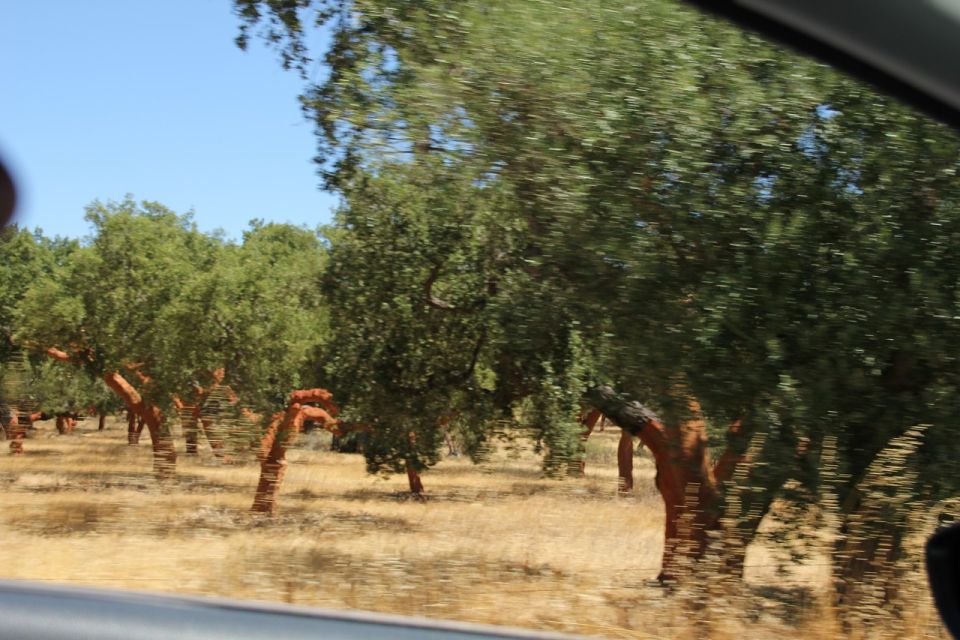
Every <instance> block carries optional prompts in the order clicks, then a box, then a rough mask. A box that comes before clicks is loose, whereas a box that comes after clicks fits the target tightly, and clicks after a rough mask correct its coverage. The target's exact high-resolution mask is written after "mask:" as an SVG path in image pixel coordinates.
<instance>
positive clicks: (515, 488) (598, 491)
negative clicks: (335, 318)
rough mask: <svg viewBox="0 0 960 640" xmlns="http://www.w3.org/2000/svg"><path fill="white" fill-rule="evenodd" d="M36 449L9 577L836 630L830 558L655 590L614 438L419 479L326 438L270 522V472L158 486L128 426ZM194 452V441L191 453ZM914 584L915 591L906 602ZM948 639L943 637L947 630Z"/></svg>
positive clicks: (473, 614) (246, 595) (589, 626)
mask: <svg viewBox="0 0 960 640" xmlns="http://www.w3.org/2000/svg"><path fill="white" fill-rule="evenodd" d="M38 427H39V428H38V430H37V431H35V432H33V434H32V435H33V437H32V438H30V439H28V440H27V441H26V443H25V450H26V454H25V455H23V456H11V455H9V454H8V453H7V451H6V447H4V448H3V449H2V450H0V460H2V462H0V486H2V489H3V490H2V492H0V514H2V516H0V536H2V541H3V543H2V545H0V577H3V578H23V579H30V580H43V581H50V582H53V583H64V584H72V585H89V586H96V587H109V588H121V589H135V590H141V591H176V592H181V593H190V594H208V595H218V596H226V597H234V598H243V599H257V600H275V601H283V602H288V603H295V604H303V605H315V606H321V607H331V608H351V609H365V610H375V611H381V612H389V613H398V614H405V615H420V616H428V617H433V618H445V619H458V620H469V621H475V622H484V623H493V624H507V625H514V626H523V627H530V628H535V629H540V630H557V631H565V632H572V633H579V634H584V635H596V636H606V637H612V638H621V637H625V638H661V637H662V638H687V637H691V638H692V637H704V636H710V637H717V638H784V637H804V638H833V637H839V636H840V635H841V634H840V631H839V628H838V626H837V625H836V624H835V623H834V622H833V617H832V614H831V610H830V608H829V606H828V605H827V600H828V598H827V585H828V576H829V570H828V567H827V559H828V557H827V555H825V553H824V552H825V546H826V543H824V549H822V550H820V552H819V553H818V550H817V549H816V548H813V549H812V551H813V553H811V555H810V556H809V557H808V558H807V559H806V560H805V562H804V564H802V565H799V566H798V565H792V564H790V563H789V562H785V561H784V559H783V558H781V554H778V553H776V552H775V548H774V547H772V546H769V545H767V546H764V545H763V544H758V545H755V546H754V547H751V549H750V551H749V553H748V564H749V565H750V569H749V570H748V574H747V580H746V584H745V585H742V586H735V587H731V586H730V585H722V586H721V587H720V588H719V589H716V588H710V587H709V586H708V587H703V588H689V589H688V588H685V587H684V588H680V589H677V590H670V589H665V588H663V587H661V586H659V585H657V583H656V582H655V581H654V577H655V576H656V575H657V572H658V571H659V560H660V553H661V550H662V529H661V527H662V517H663V513H662V507H661V504H660V499H659V497H658V495H657V494H656V492H655V489H654V487H653V480H652V478H653V467H652V463H651V462H650V461H649V459H648V458H646V457H645V456H644V454H643V453H641V454H639V455H638V458H637V460H636V466H637V483H638V486H639V488H638V490H637V491H636V492H635V493H634V494H633V495H632V496H630V497H626V498H624V497H618V496H617V494H616V441H617V437H618V431H617V430H616V429H607V431H605V432H601V433H597V434H595V436H594V437H593V438H592V439H591V441H590V443H589V447H588V463H587V474H586V477H585V478H582V479H568V480H563V481H558V480H548V479H544V478H542V477H541V474H540V472H539V460H538V458H537V457H535V456H534V455H533V454H532V453H530V452H524V451H521V452H519V453H514V454H512V455H507V454H506V453H505V452H501V453H499V454H497V455H495V456H493V458H492V459H491V460H490V461H489V462H487V463H484V464H483V465H479V466H476V465H473V464H471V463H470V462H469V461H468V460H466V459H458V458H454V459H449V460H445V461H443V462H442V463H441V464H440V465H438V466H437V467H436V468H435V469H433V470H431V471H429V472H428V473H427V474H425V475H424V482H425V484H426V487H427V492H428V495H429V499H428V500H426V501H425V502H419V501H413V500H409V499H408V497H407V494H406V493H405V489H406V478H405V477H401V476H396V477H391V478H387V479H384V478H380V477H372V476H369V475H367V474H366V473H365V469H364V464H363V459H362V457H361V456H358V455H348V454H337V453H330V452H329V451H327V443H328V439H327V437H326V436H324V435H319V434H317V435H314V434H310V435H308V436H304V437H303V438H302V440H301V442H300V446H299V447H298V448H297V449H296V450H294V451H292V452H291V455H290V468H289V471H288V473H287V477H286V480H285V484H284V486H283V491H282V496H281V500H280V508H279V514H278V516H277V517H275V518H273V519H265V518H261V517H254V516H252V515H251V514H249V513H248V510H249V507H250V504H251V501H252V499H253V489H254V486H255V484H256V480H257V474H258V470H259V468H258V466H257V465H256V463H255V461H254V460H253V459H252V457H251V459H248V460H244V461H241V462H235V463H227V464H224V463H220V462H219V461H217V460H215V459H214V458H213V456H212V455H211V454H210V452H209V450H203V449H201V454H200V456H199V457H193V458H189V457H187V456H186V455H182V454H181V456H180V458H179V460H178V469H177V475H178V479H177V481H176V482H171V483H164V484H160V483H158V482H157V481H155V480H154V478H153V476H152V472H151V469H152V464H151V453H150V446H149V442H148V438H147V437H146V434H144V442H142V443H141V444H140V445H139V446H128V445H127V444H126V434H125V424H121V423H120V422H118V421H112V420H111V421H108V423H107V430H106V431H104V432H102V433H98V432H97V431H96V430H95V429H96V422H95V421H93V420H88V421H86V422H84V423H81V424H80V425H79V426H78V428H77V430H76V431H75V432H74V434H73V435H70V436H58V435H56V432H55V430H54V429H53V427H52V424H51V423H39V424H38ZM179 448H180V450H181V453H182V444H181V445H180V447H179ZM908 592H909V591H908ZM910 602H911V603H913V604H915V606H912V607H908V608H907V612H906V614H904V616H902V617H901V618H900V619H899V620H898V621H897V623H896V624H888V622H887V621H886V620H885V619H884V618H882V617H878V618H876V619H875V620H873V621H871V623H870V624H868V625H866V626H863V627H861V628H858V629H854V630H853V632H854V633H853V635H854V636H857V637H865V638H872V637H884V636H889V637H898V638H910V637H940V633H941V632H940V630H939V625H938V624H937V623H936V620H935V614H934V613H933V612H932V610H931V608H930V605H929V598H928V597H927V596H926V594H925V593H923V592H922V590H921V589H919V587H917V588H916V589H915V591H914V592H913V596H911V600H910ZM943 637H946V636H943Z"/></svg>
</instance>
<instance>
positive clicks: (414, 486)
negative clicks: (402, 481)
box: [407, 461, 423, 498]
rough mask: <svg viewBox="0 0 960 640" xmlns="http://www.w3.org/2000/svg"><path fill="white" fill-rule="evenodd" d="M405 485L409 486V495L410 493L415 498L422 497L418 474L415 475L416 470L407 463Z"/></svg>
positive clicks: (421, 483) (420, 481) (421, 485)
mask: <svg viewBox="0 0 960 640" xmlns="http://www.w3.org/2000/svg"><path fill="white" fill-rule="evenodd" d="M407 483H408V484H409V485H410V493H412V494H413V495H414V496H415V497H417V498H422V497H423V481H422V480H421V479H420V474H419V473H417V470H416V469H414V468H413V465H412V464H410V462H409V461H408V462H407Z"/></svg>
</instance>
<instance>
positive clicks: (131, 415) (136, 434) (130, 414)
mask: <svg viewBox="0 0 960 640" xmlns="http://www.w3.org/2000/svg"><path fill="white" fill-rule="evenodd" d="M142 431H143V418H141V417H140V416H139V414H137V410H136V409H134V408H133V407H127V444H140V433H141V432H142Z"/></svg>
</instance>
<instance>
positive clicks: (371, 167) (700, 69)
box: [237, 0, 960, 499]
mask: <svg viewBox="0 0 960 640" xmlns="http://www.w3.org/2000/svg"><path fill="white" fill-rule="evenodd" d="M237 6H238V11H239V12H240V13H241V15H242V16H243V18H244V19H245V21H246V22H245V29H246V30H247V32H248V31H249V29H250V28H251V27H253V26H256V25H263V24H267V28H268V35H269V39H270V40H271V41H272V42H273V43H274V44H276V45H277V46H278V47H279V48H280V50H281V51H282V52H283V55H284V56H286V57H285V60H286V61H287V62H291V61H292V62H294V63H303V62H306V61H307V60H308V56H309V55H312V52H309V51H308V50H307V47H306V45H305V43H306V42H307V39H308V37H309V35H310V33H311V30H312V28H313V25H312V24H311V23H309V22H307V21H305V20H302V19H300V18H299V17H298V16H300V17H302V16H303V15H306V12H307V7H308V6H310V7H313V8H316V9H318V13H317V15H318V20H319V21H320V22H324V21H326V27H327V28H331V29H333V32H334V37H333V40H332V45H331V47H330V49H329V51H327V52H326V58H325V59H326V61H327V62H328V63H329V64H330V65H331V67H332V69H331V73H330V76H329V77H328V79H327V80H325V81H324V82H323V83H322V84H320V85H317V86H310V87H308V88H307V90H306V92H305V95H304V105H305V107H306V108H307V110H308V112H309V113H310V114H311V115H312V116H313V117H314V118H315V119H316V122H317V127H318V133H319V150H320V157H319V161H320V162H321V166H322V169H323V172H324V177H325V179H326V182H327V184H328V185H329V186H332V187H335V188H338V189H340V190H341V191H342V192H343V194H344V195H345V197H346V205H345V207H344V211H343V212H341V214H340V217H339V218H338V222H337V226H336V229H335V231H334V232H332V233H331V235H330V239H331V242H332V244H333V258H332V265H331V276H330V277H331V278H333V279H334V281H335V288H334V289H332V294H331V295H333V296H334V297H335V298H336V303H335V306H336V308H338V309H339V311H337V312H335V313H336V314H338V315H337V316H336V318H337V319H336V321H335V322H334V328H333V331H335V332H336V334H337V336H338V337H337V339H336V341H335V343H332V344H335V345H336V351H337V353H339V354H340V355H335V356H334V359H337V358H342V359H339V360H336V362H337V368H339V369H341V372H340V375H341V376H342V377H341V378H339V379H338V386H337V390H338V392H340V390H341V388H342V389H343V393H344V394H345V396H346V397H349V398H350V403H351V405H352V404H353V403H356V407H357V411H358V412H359V414H360V415H362V416H363V418H364V419H370V420H373V419H376V418H375V417H374V416H375V415H376V414H377V412H378V410H380V411H382V413H381V414H380V415H381V418H380V419H381V420H382V421H383V423H384V424H389V425H390V426H389V427H388V428H389V429H394V430H395V431H396V434H395V436H391V438H392V442H394V444H393V445H392V446H388V447H387V448H388V449H389V450H390V451H392V453H391V454H389V455H388V454H377V455H376V456H375V457H374V458H373V464H374V466H378V465H381V464H384V463H385V461H388V460H393V459H401V458H403V457H405V456H409V451H405V450H404V446H405V445H403V442H404V437H405V435H404V434H406V433H408V431H409V430H414V431H415V432H416V433H417V434H420V433H423V434H424V437H423V438H422V439H418V440H417V442H418V443H420V442H425V443H427V444H432V443H434V442H436V438H435V437H434V436H433V433H434V431H435V425H436V423H437V421H438V420H439V419H440V417H441V416H442V415H443V413H444V412H445V411H448V410H450V409H451V407H456V408H459V407H465V406H474V407H477V406H479V407H483V408H484V411H482V412H480V413H481V414H482V415H484V416H487V417H489V416H493V415H497V411H498V410H499V411H501V412H508V411H509V408H510V407H514V406H516V404H517V402H518V401H520V400H521V399H522V398H524V397H530V398H532V402H533V405H532V406H534V407H536V410H535V411H534V415H535V416H536V421H537V422H539V423H540V424H541V425H544V426H545V428H546V430H547V431H546V433H545V434H544V435H545V436H546V438H545V441H546V442H548V443H549V444H550V446H551V449H555V450H556V451H557V452H558V453H559V454H560V455H561V456H564V457H565V456H568V455H569V454H570V451H572V439H571V437H570V436H571V433H572V432H571V431H570V429H569V427H561V425H564V424H569V422H570V417H569V412H570V411H571V410H572V407H574V406H575V405H576V402H577V400H578V399H579V395H580V394H581V393H582V392H583V390H584V389H585V388H586V387H588V386H589V385H591V384H595V383H597V382H605V383H613V384H615V385H616V386H617V387H618V388H619V389H621V390H622V391H624V392H626V393H628V394H630V395H633V396H634V397H638V398H642V399H643V400H644V402H645V403H649V404H650V405H651V406H653V407H655V408H656V409H657V410H658V411H659V412H660V413H661V414H662V415H663V417H664V418H665V419H666V420H668V421H675V420H680V419H682V418H683V417H684V415H685V412H686V410H687V409H686V408H687V406H688V405H687V401H688V399H689V397H690V396H693V397H696V398H697V399H698V400H699V401H700V403H701V404H702V406H703V408H704V410H705V412H706V413H707V415H708V417H709V418H710V420H711V423H712V424H713V425H714V426H715V427H719V428H722V427H723V426H725V425H726V424H728V423H729V422H730V421H731V420H734V419H743V420H744V422H745V423H746V424H748V425H749V427H750V428H752V429H754V430H755V431H758V432H761V433H765V434H766V438H765V440H764V442H765V444H764V448H763V450H762V454H761V455H762V458H763V464H760V465H758V467H757V469H758V471H757V474H759V475H755V477H753V478H751V482H753V481H756V483H758V486H761V487H763V491H765V492H766V493H767V499H768V498H769V496H770V495H772V493H774V492H777V491H780V489H781V487H782V486H783V484H784V482H785V481H786V480H787V479H790V478H793V479H794V480H796V481H798V482H800V483H801V484H802V485H804V486H806V487H807V488H808V490H807V492H806V493H805V494H803V495H807V496H810V495H814V494H815V492H811V491H809V489H812V488H814V487H815V485H816V484H817V483H818V482H819V479H818V473H817V470H816V465H815V464H814V465H811V464H810V455H812V454H809V453H799V452H816V451H818V449H819V446H820V444H821V443H822V441H823V438H824V437H825V436H827V435H835V436H836V437H837V442H838V449H839V454H840V462H839V465H840V467H841V468H842V472H843V473H844V474H845V477H848V478H849V481H848V486H847V490H849V488H850V487H852V486H853V485H854V484H855V483H856V482H857V481H858V479H859V477H860V476H861V475H862V474H863V473H864V471H865V470H866V468H867V467H868V465H869V464H870V463H871V461H872V460H873V459H874V457H875V456H876V455H877V453H878V452H879V451H881V450H882V448H883V447H884V446H885V444H886V443H888V442H889V441H890V440H891V439H892V438H894V437H896V436H897V435H898V434H902V433H904V432H905V431H906V430H907V429H908V428H910V427H911V426H912V425H916V424H921V423H922V424H930V425H932V426H931V427H930V428H929V430H928V432H927V435H926V438H927V442H928V446H926V447H924V448H923V449H922V450H921V452H920V455H921V456H923V457H924V459H925V460H926V461H927V462H928V463H929V464H926V465H925V466H924V470H925V473H922V474H920V476H918V481H917V483H918V487H917V489H916V491H917V495H935V496H940V497H942V496H944V495H948V494H950V493H953V492H956V490H957V489H958V487H957V485H956V480H955V479H956V478H957V477H958V476H957V474H956V473H945V470H947V469H950V468H951V467H949V466H947V465H948V460H950V459H951V457H952V458H955V457H956V453H957V452H956V451H955V447H956V444H955V440H956V439H955V438H953V437H951V436H950V433H951V430H952V429H953V426H954V420H955V418H954V416H956V415H957V407H956V406H955V404H956V402H957V400H956V398H958V397H960V394H958V393H957V391H958V388H957V382H958V380H957V372H958V367H957V362H956V356H955V354H954V351H955V349H952V348H951V345H954V344H956V343H957V338H958V337H960V336H957V335H956V331H957V326H958V325H957V322H956V318H957V317H958V314H957V304H958V297H957V288H956V282H957V279H958V275H960V264H958V263H957V262H956V258H955V252H951V251H950V250H949V247H951V246H952V245H954V243H955V241H956V238H955V237H954V236H956V235H957V231H958V224H960V215H958V210H957V192H956V189H957V186H956V185H957V181H956V177H955V172H956V169H957V165H958V157H960V156H958V144H957V140H956V138H955V137H954V135H953V134H952V133H950V132H949V131H947V130H945V129H944V128H943V127H941V126H939V125H936V124H934V123H931V122H929V121H927V120H925V119H924V118H922V117H919V116H916V115H915V114H912V113H910V112H909V111H908V110H906V109H904V108H903V107H901V106H898V105H896V104H893V103H891V102H890V101H889V100H886V99H883V98H878V97H877V96H876V95H875V94H873V93H872V92H871V91H869V90H867V89H865V88H863V87H861V86H859V85H857V84H855V83H853V82H851V81H849V80H847V79H844V78H841V77H839V76H837V75H836V74H834V73H831V72H829V71H828V70H826V69H824V68H822V67H819V66H817V65H814V64H812V63H809V62H808V61H805V60H801V59H799V58H797V57H796V56H794V55H791V54H787V53H784V52H782V51H778V50H776V49H774V48H772V47H770V46H769V45H767V44H765V43H763V42H761V41H759V40H758V39H756V38H754V37H752V36H749V35H744V34H743V33H741V32H739V31H737V30H735V29H732V28H730V27H728V26H726V25H724V24H721V23H719V22H715V21H713V20H712V19H709V18H705V17H703V16H701V15H699V14H696V13H694V12H691V11H689V10H687V9H685V8H683V7H680V6H678V5H677V4H676V3H674V2H669V1H667V0H651V1H648V2H644V3H636V2H628V1H626V0H623V1H620V2H609V3H604V6H603V7H602V9H600V8H598V7H595V6H593V5H587V4H583V5H576V4H575V3H574V4H571V3H554V2H537V3H533V2H526V3H520V2H509V1H506V0H504V1H501V2H486V1H484V2H480V1H477V2H473V1H469V0H460V1H458V2H456V3H453V2H449V1H445V0H409V1H406V2H399V3H398V2H385V1H381V0H354V1H353V2H349V3H341V4H339V5H338V4H337V3H325V2H320V3H309V2H302V3H298V4H297V5H296V6H295V7H293V6H292V5H289V4H286V3H282V4H278V3H272V2H256V1H252V0H244V1H243V2H238V3H237ZM338 7H339V13H338ZM264 21H266V22H264ZM245 33H246V32H245ZM455 180H460V181H461V184H463V185H466V184H471V185H472V189H468V190H464V189H460V190H457V191H455V192H452V193H451V192H450V191H449V189H448V185H449V184H450V183H451V181H455ZM471 209H473V210H476V211H480V210H482V211H483V212H484V213H483V215H482V217H480V218H471V217H470V216H466V217H465V216H464V214H463V213H462V212H464V211H470V210H471ZM464 224H466V225H474V229H473V230H459V226H460V225H464ZM451 225H452V226H454V227H456V228H457V231H456V233H452V234H451V233H446V234H445V233H437V234H433V233H432V232H430V230H431V229H432V228H433V227H434V226H436V227H439V229H441V230H443V229H447V228H448V227H450V226H451ZM478 236H480V237H482V238H483V239H482V240H480V241H478ZM481 246H482V247H486V248H485V249H484V250H483V251H479V247H481ZM481 254H482V255H483V256H484V257H483V259H480V255H481ZM447 256H450V257H449V258H447ZM440 257H442V260H443V261H442V262H441V258H440ZM379 258H382V260H379V261H378V259H379ZM448 261H449V262H448ZM438 263H439V265H440V266H439V267H437V265H438ZM461 264H462V265H464V266H465V268H464V270H463V271H462V273H461V272H458V271H457V269H456V267H455V266H454V265H461ZM466 265H469V267H466ZM434 269H439V271H438V272H437V273H439V274H442V275H438V276H437V277H436V278H435V281H434V280H431V275H432V274H434V271H433V270H434ZM425 282H433V286H434V289H436V290H442V291H443V294H444V295H446V296H449V297H450V298H451V299H452V300H455V301H456V304H453V305H452V306H456V307H458V309H459V310H460V311H461V312H463V313H452V312H447V313H445V312H443V311H441V310H439V309H437V308H435V307H431V306H430V305H428V304H425V303H424V283H425ZM328 286H330V285H328ZM484 287H485V288H484ZM439 297H441V298H442V297H443V296H439ZM350 300H355V302H354V303H351V302H349V301H350ZM351 304H352V305H353V306H351ZM468 309H469V310H470V312H469V313H467V310H468ZM479 336H482V337H483V344H482V346H481V349H480V352H479V356H478V358H477V363H476V365H475V366H472V365H471V370H472V372H473V378H472V379H464V380H463V381H457V380H455V376H452V375H451V372H453V373H455V372H458V371H464V370H465V369H463V368H462V366H463V365H464V363H469V362H470V359H471V358H472V353H473V349H474V346H475V344H476V343H475V341H474V340H475V339H476V338H478V337H479ZM481 379H484V380H485V381H486V382H484V383H481V382H480V380H481ZM491 381H492V383H493V384H492V385H490V384H489V383H490V382H491ZM488 390H489V391H490V393H486V392H487V391H488ZM461 394H462V395H461ZM487 401H489V402H487ZM378 408H382V409H378ZM565 421H566V422H565ZM479 422H481V423H482V420H480V421H479ZM558 428H559V431H557V429H558ZM391 433H392V432H391ZM416 453H417V454H418V455H421V456H423V459H424V460H425V461H427V462H429V461H430V460H432V459H434V457H435V455H434V454H433V453H432V452H431V451H430V450H429V449H428V450H423V451H418V452H416ZM391 456H392V457H391ZM551 464H553V463H551V462H549V459H548V466H550V465H551ZM761 470H762V472H761ZM921 487H922V488H921ZM797 495H801V494H800V493H798V494H797Z"/></svg>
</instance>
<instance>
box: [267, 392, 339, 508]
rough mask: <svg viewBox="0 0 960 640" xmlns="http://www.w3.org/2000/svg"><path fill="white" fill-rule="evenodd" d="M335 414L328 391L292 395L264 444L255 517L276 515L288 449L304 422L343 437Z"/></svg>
mask: <svg viewBox="0 0 960 640" xmlns="http://www.w3.org/2000/svg"><path fill="white" fill-rule="evenodd" d="M305 402H316V403H318V404H323V405H324V406H326V407H328V408H329V409H330V413H328V412H327V411H324V410H323V409H320V408H318V407H311V406H303V404H301V403H305ZM331 413H336V406H335V405H334V404H333V402H332V400H331V395H330V392H329V391H327V390H325V389H307V390H301V391H294V392H293V393H291V394H290V402H289V404H288V405H287V409H286V411H284V412H283V413H277V414H275V415H274V416H273V419H272V420H271V421H270V426H269V427H267V431H266V433H264V434H263V438H262V439H261V440H260V452H259V454H258V457H259V458H260V480H259V481H258V482H257V492H256V493H255V494H254V496H253V507H251V510H252V511H253V512H254V513H262V514H265V515H270V516H272V515H274V514H275V513H276V511H277V496H278V495H279V494H280V485H281V484H282V482H283V476H284V474H286V471H287V460H286V455H287V448H288V447H290V445H292V444H293V442H294V440H296V437H297V434H299V433H300V430H301V429H302V428H303V422H304V420H313V421H316V422H321V423H322V424H323V425H324V427H325V428H326V429H328V430H331V431H334V432H335V433H339V431H337V430H336V427H335V425H336V424H337V421H336V420H335V419H334V418H333V417H332V415H331Z"/></svg>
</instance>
